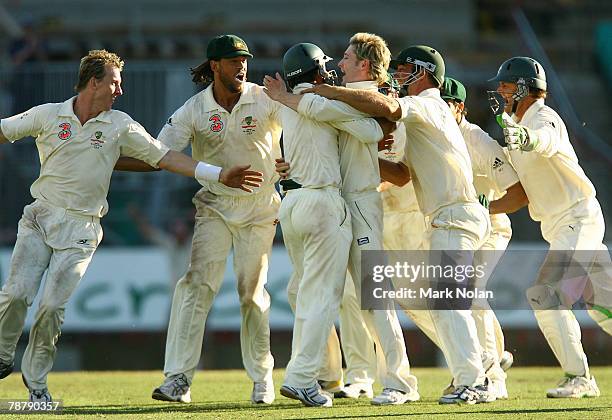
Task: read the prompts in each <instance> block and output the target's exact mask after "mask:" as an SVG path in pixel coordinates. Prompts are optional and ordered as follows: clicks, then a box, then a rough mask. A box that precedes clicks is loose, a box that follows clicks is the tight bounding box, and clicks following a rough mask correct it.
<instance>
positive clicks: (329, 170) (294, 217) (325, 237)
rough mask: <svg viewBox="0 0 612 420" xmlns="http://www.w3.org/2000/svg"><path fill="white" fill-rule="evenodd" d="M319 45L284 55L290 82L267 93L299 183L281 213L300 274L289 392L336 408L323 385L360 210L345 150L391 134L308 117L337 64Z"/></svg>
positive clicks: (271, 84) (354, 117)
mask: <svg viewBox="0 0 612 420" xmlns="http://www.w3.org/2000/svg"><path fill="white" fill-rule="evenodd" d="M330 60H331V58H329V57H327V56H326V55H325V54H324V53H323V51H322V50H321V49H320V48H319V47H317V46H316V45H314V44H310V43H301V44H296V45H294V46H293V47H291V48H289V50H288V51H287V52H286V53H285V55H284V57H283V72H284V75H285V78H286V79H287V82H288V84H289V87H290V88H291V89H292V91H293V93H292V94H290V93H288V92H287V89H286V87H285V83H284V82H283V80H282V79H281V78H280V75H278V73H277V75H276V78H272V77H271V76H266V77H265V79H264V85H265V86H266V93H267V94H268V95H269V96H270V97H271V98H272V99H274V100H277V101H279V102H280V103H282V104H283V105H285V107H283V108H282V111H281V119H282V126H283V144H284V150H285V157H286V159H287V160H288V161H290V162H291V163H292V169H291V179H290V180H285V181H282V183H283V184H282V185H283V187H284V188H285V190H288V191H287V195H286V197H285V199H284V200H283V203H282V205H281V211H280V220H281V225H282V227H283V237H284V240H285V245H286V246H287V251H288V253H289V256H290V258H291V262H292V264H293V268H294V273H293V275H292V278H291V281H290V284H289V286H288V294H289V301H290V303H291V304H292V307H293V308H294V312H295V323H294V328H293V342H292V349H291V360H290V361H289V364H288V365H287V372H286V374H285V381H284V384H283V386H282V388H281V394H282V395H284V396H286V397H288V398H293V399H298V400H300V401H302V402H303V403H304V404H305V405H306V406H313V407H320V406H324V407H329V406H331V404H332V400H331V398H329V396H327V395H326V394H324V393H322V392H321V389H320V385H319V384H318V382H317V379H318V377H319V371H320V368H321V364H322V359H323V355H324V354H325V349H326V345H327V340H328V336H329V331H330V329H331V328H332V326H333V322H334V320H335V319H336V317H337V316H338V311H339V307H340V300H341V298H342V293H343V290H344V283H345V276H346V268H347V263H348V258H349V249H350V242H351V238H352V234H351V218H352V217H353V215H352V213H351V212H350V211H349V210H348V208H347V207H348V206H347V204H346V203H345V201H344V200H343V198H342V195H341V194H340V187H341V186H342V181H343V180H342V178H341V165H342V160H341V157H340V156H339V149H340V148H341V147H342V136H343V134H344V133H346V134H350V135H352V136H355V138H356V139H358V140H357V141H361V142H364V143H367V144H375V145H376V144H377V143H378V141H379V140H380V139H381V138H382V137H383V131H382V130H381V128H380V127H379V125H378V123H377V122H376V121H375V120H373V119H371V118H365V116H364V115H363V114H362V113H359V112H357V111H355V110H350V109H347V108H348V107H346V105H344V104H339V105H340V106H341V107H342V108H343V109H344V112H343V113H342V114H341V113H340V112H337V113H336V114H335V115H334V116H333V118H330V119H328V120H327V121H326V122H318V121H316V120H314V119H310V118H308V117H305V116H304V115H302V112H299V111H300V110H302V107H303V106H313V105H312V104H313V102H316V101H320V102H322V101H325V102H328V101H327V100H326V99H323V98H320V97H316V96H315V95H312V94H311V95H305V96H300V95H299V93H300V92H301V91H302V90H304V89H305V88H309V87H311V86H313V84H320V83H323V82H324V81H326V80H328V79H329V77H330V74H329V72H327V70H326V68H325V63H326V62H328V61H330Z"/></svg>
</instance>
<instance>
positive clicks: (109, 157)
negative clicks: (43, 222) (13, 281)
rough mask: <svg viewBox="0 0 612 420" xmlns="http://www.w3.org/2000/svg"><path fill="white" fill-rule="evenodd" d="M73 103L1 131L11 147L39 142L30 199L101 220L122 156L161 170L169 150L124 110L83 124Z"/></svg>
mask: <svg viewBox="0 0 612 420" xmlns="http://www.w3.org/2000/svg"><path fill="white" fill-rule="evenodd" d="M75 98H76V97H72V98H70V99H68V100H67V101H65V102H62V103H49V104H43V105H39V106H36V107H34V108H32V109H30V110H29V111H25V112H23V113H21V114H18V115H15V116H12V117H10V118H5V119H3V120H2V122H1V127H2V132H3V133H4V136H5V137H6V138H7V139H9V140H10V141H11V142H14V141H16V140H19V139H21V138H23V137H28V136H32V137H36V147H37V148H38V155H39V158H40V176H39V177H38V179H37V180H36V181H34V183H33V184H32V187H31V188H30V192H31V194H32V197H34V198H35V199H40V200H44V201H47V202H49V203H50V204H52V205H54V206H56V207H60V208H64V209H66V210H68V211H69V212H72V213H76V214H81V215H84V216H95V217H102V216H104V215H105V214H106V213H107V212H108V202H107V201H106V196H107V194H108V187H109V184H110V179H111V175H112V173H113V168H114V166H115V163H116V162H117V159H119V156H129V157H133V158H135V159H139V160H142V161H144V162H146V163H148V164H149V165H151V166H153V167H157V163H158V162H159V161H160V160H161V159H162V158H163V157H164V155H165V154H166V153H167V152H168V148H167V147H166V146H164V145H162V144H161V143H160V142H158V141H157V140H155V139H154V138H153V137H151V135H150V134H149V133H147V131H146V130H145V129H144V128H143V127H142V126H141V125H140V124H139V123H137V122H136V121H134V120H133V119H132V118H131V117H130V116H129V115H128V114H126V113H124V112H121V111H117V110H110V111H104V112H102V113H100V114H98V116H96V117H94V118H92V119H90V120H89V121H87V122H86V123H85V124H84V125H81V123H80V121H79V119H78V118H77V116H76V115H75V114H74V109H73V103H74V100H75Z"/></svg>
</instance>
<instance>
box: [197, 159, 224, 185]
mask: <svg viewBox="0 0 612 420" xmlns="http://www.w3.org/2000/svg"><path fill="white" fill-rule="evenodd" d="M220 173H221V168H220V167H218V166H215V165H209V164H208V163H204V162H198V164H197V166H196V168H195V179H197V180H198V182H200V183H202V181H215V182H217V181H219V174H220Z"/></svg>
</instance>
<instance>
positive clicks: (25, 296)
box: [2, 284, 34, 306]
mask: <svg viewBox="0 0 612 420" xmlns="http://www.w3.org/2000/svg"><path fill="white" fill-rule="evenodd" d="M2 294H4V295H5V296H6V297H7V298H8V301H9V302H10V304H12V305H26V306H31V305H32V302H33V301H34V297H31V296H29V293H28V292H27V291H26V290H25V289H24V288H22V287H20V286H19V285H17V284H7V285H6V286H4V288H3V289H2Z"/></svg>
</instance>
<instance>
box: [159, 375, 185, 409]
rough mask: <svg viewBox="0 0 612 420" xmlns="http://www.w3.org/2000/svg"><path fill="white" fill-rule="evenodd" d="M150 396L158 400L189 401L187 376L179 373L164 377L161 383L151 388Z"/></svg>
mask: <svg viewBox="0 0 612 420" xmlns="http://www.w3.org/2000/svg"><path fill="white" fill-rule="evenodd" d="M151 398H153V399H154V400H159V401H170V402H182V403H190V402H191V390H190V389H189V381H188V380H187V377H186V376H185V374H183V373H181V374H178V375H174V376H171V377H169V378H166V380H165V381H164V383H163V384H161V385H160V386H159V387H158V388H155V389H154V390H153V394H152V395H151Z"/></svg>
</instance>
